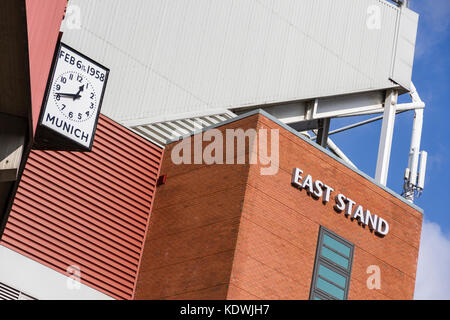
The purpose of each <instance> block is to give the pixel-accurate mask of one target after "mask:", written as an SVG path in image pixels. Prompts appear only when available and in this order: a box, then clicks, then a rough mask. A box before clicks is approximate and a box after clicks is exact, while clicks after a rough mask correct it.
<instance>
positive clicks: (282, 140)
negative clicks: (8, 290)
mask: <svg viewBox="0 0 450 320" xmlns="http://www.w3.org/2000/svg"><path fill="white" fill-rule="evenodd" d="M232 128H242V129H244V130H246V129H249V128H254V129H257V130H259V129H278V130H279V145H280V158H279V170H278V173H277V174H275V175H261V174H260V168H261V167H266V166H264V165H260V164H254V165H250V164H248V161H246V164H228V165H226V164H224V165H220V164H214V165H206V164H183V165H175V164H173V162H172V160H171V151H172V149H173V148H174V147H175V145H176V143H172V144H170V145H169V146H168V147H167V149H166V152H165V157H164V159H163V165H162V169H161V174H166V175H167V181H166V184H165V185H162V186H160V187H158V190H157V194H156V198H155V203H154V206H153V212H152V213H151V217H150V224H149V229H148V232H147V238H146V240H145V247H144V253H143V257H142V262H141V267H140V272H139V275H138V281H137V287H136V292H135V299H308V298H309V292H310V286H311V278H312V274H313V267H314V259H315V254H316V247H317V238H318V231H319V227H320V226H321V225H322V226H324V227H326V228H327V229H330V230H332V231H333V232H335V233H336V234H338V235H339V236H341V237H343V238H344V239H346V240H348V241H350V242H352V243H353V244H354V246H355V250H354V258H353V267H352V274H351V283H350V291H349V299H412V298H413V294H414V282H415V276H416V266H417V258H418V251H419V241H420V231H421V225H422V214H421V213H420V212H419V211H417V210H416V209H415V208H413V207H412V206H410V205H408V204H406V203H405V202H403V201H402V200H400V199H398V198H397V197H395V196H394V195H392V194H391V193H389V192H388V191H386V190H384V189H382V188H381V187H379V186H377V185H376V184H374V183H373V182H372V181H371V180H369V179H367V178H365V177H363V176H362V175H361V174H359V173H358V172H356V171H354V170H352V169H350V168H349V167H347V166H345V165H344V164H342V163H340V162H339V161H337V160H336V159H335V158H333V157H331V156H330V155H329V154H327V153H326V152H324V151H323V150H321V149H320V148H318V147H317V146H315V145H314V144H311V143H309V142H307V141H305V140H304V139H301V138H300V137H298V136H297V135H295V134H294V133H292V132H290V131H289V130H287V129H286V128H285V127H284V126H282V125H280V124H278V123H276V122H274V121H272V120H271V119H269V118H268V117H266V116H265V115H263V114H260V113H258V114H253V115H250V116H248V117H244V118H242V119H239V120H236V121H233V122H229V123H227V124H224V125H222V126H220V127H218V129H219V130H221V131H222V132H224V130H226V129H232ZM191 139H193V138H191ZM208 144H209V142H204V143H203V146H204V147H205V146H207V145H208ZM224 144H225V142H224ZM246 150H248V148H247V149H246ZM269 150H270V147H269ZM245 157H246V159H247V160H248V152H247V154H246V155H245ZM235 158H236V156H235ZM295 167H298V168H300V169H302V170H303V171H304V175H306V174H310V175H312V177H313V178H314V179H320V180H321V181H323V182H324V183H326V184H327V185H329V186H331V187H333V188H334V189H335V191H334V192H333V194H332V196H331V199H330V202H329V203H327V204H323V203H322V201H320V200H315V199H314V198H312V197H311V196H310V195H308V194H307V193H306V191H305V190H299V189H296V188H294V187H293V186H291V183H290V180H291V173H292V169H293V168H295ZM338 193H343V194H345V195H346V196H348V197H350V198H351V199H352V200H354V201H355V202H356V203H358V204H361V205H363V206H364V208H365V209H366V208H367V209H370V211H371V212H372V213H374V214H377V215H379V216H381V217H383V219H385V220H386V221H388V222H389V224H390V232H389V233H388V235H386V236H385V237H379V236H377V235H376V234H374V233H373V232H371V231H370V230H369V228H367V227H363V226H361V225H358V222H357V221H352V220H351V219H350V218H347V217H346V216H345V215H344V214H343V213H337V212H336V211H334V210H333V204H334V195H336V194H338ZM370 265H377V266H379V267H380V269H381V289H379V290H375V289H374V290H369V289H368V288H367V285H366V281H367V279H368V277H369V276H370V274H367V273H366V270H367V267H368V266H370Z"/></svg>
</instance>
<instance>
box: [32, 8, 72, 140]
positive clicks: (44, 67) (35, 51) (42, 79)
mask: <svg viewBox="0 0 450 320" xmlns="http://www.w3.org/2000/svg"><path fill="white" fill-rule="evenodd" d="M66 5H67V0H26V10H27V29H28V55H29V59H30V85H31V105H32V110H33V134H34V131H35V130H36V125H37V121H38V119H39V113H40V111H41V106H42V99H43V97H44V92H45V87H46V85H47V79H48V75H49V72H50V67H51V64H52V60H53V54H54V52H55V47H56V42H57V40H58V35H59V30H60V27H61V21H62V20H63V17H64V10H65V9H66Z"/></svg>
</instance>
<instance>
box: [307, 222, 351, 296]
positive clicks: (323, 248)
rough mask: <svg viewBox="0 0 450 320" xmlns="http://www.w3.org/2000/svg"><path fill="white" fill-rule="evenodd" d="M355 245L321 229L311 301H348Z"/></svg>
mask: <svg viewBox="0 0 450 320" xmlns="http://www.w3.org/2000/svg"><path fill="white" fill-rule="evenodd" d="M352 261H353V244H351V243H350V242H348V241H346V240H344V239H342V238H341V237H339V236H338V235H336V234H334V233H333V232H331V231H329V230H327V229H325V228H324V227H320V230H319V240H318V243H317V252H316V262H315V264H314V272H313V278H312V284H311V293H310V299H311V300H346V299H347V296H348V289H349V287H350V275H351V272H352Z"/></svg>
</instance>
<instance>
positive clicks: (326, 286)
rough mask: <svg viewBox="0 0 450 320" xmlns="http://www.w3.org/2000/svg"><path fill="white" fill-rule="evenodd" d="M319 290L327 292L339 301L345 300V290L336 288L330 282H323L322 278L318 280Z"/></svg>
mask: <svg viewBox="0 0 450 320" xmlns="http://www.w3.org/2000/svg"><path fill="white" fill-rule="evenodd" d="M317 288H319V289H320V290H323V291H325V292H326V293H328V294H331V295H332V296H334V297H336V298H338V299H341V300H343V299H344V290H342V289H340V288H338V287H336V286H335V285H333V284H331V283H329V282H328V281H325V280H323V279H322V278H317Z"/></svg>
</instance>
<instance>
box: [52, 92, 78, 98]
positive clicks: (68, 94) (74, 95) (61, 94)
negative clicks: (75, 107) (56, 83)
mask: <svg viewBox="0 0 450 320" xmlns="http://www.w3.org/2000/svg"><path fill="white" fill-rule="evenodd" d="M56 94H57V95H59V96H62V97H76V96H77V94H73V93H62V92H61V93H56Z"/></svg>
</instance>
